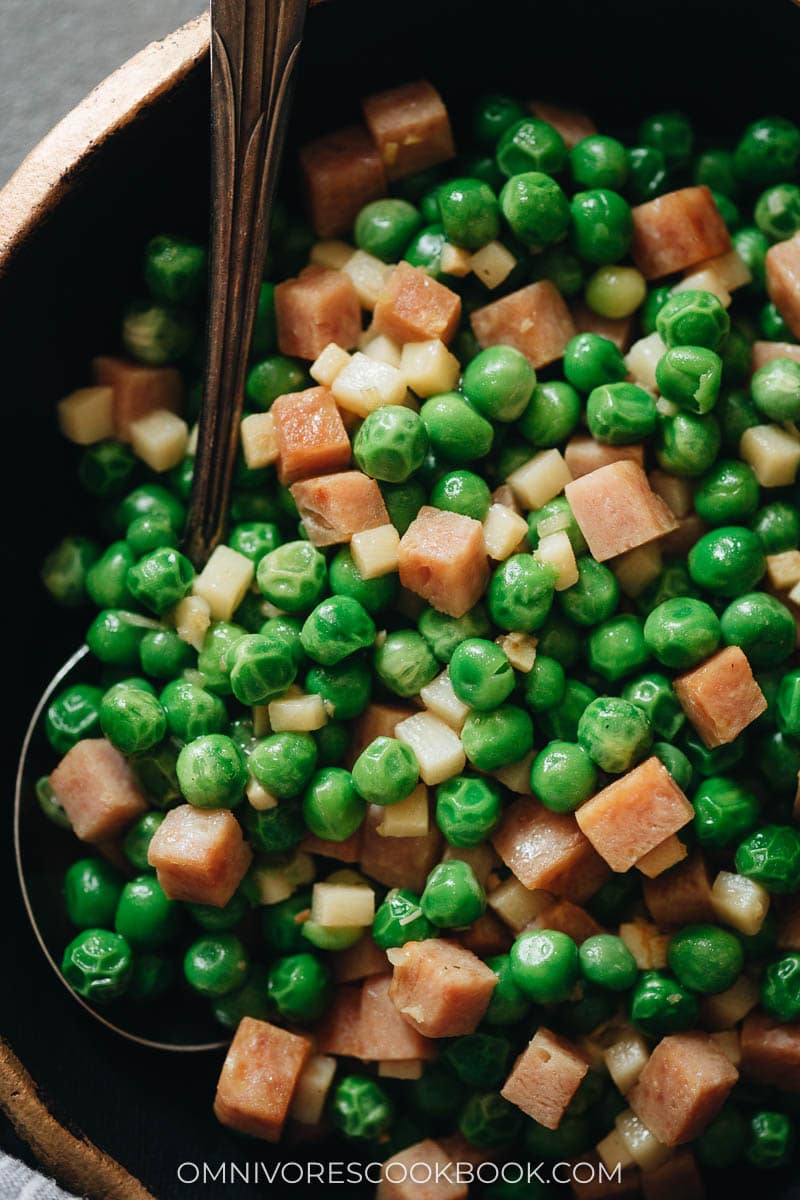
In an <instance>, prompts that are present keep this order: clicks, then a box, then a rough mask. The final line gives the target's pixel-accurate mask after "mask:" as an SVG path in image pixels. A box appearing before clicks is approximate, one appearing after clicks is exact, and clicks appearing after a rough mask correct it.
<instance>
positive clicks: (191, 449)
mask: <svg viewBox="0 0 800 1200" xmlns="http://www.w3.org/2000/svg"><path fill="white" fill-rule="evenodd" d="M199 436H200V425H199V424H198V423H197V422H195V424H194V425H193V426H192V428H191V429H190V430H189V440H188V442H187V443H186V453H187V455H188V456H189V458H194V456H195V455H196V454H197V439H198V438H199Z"/></svg>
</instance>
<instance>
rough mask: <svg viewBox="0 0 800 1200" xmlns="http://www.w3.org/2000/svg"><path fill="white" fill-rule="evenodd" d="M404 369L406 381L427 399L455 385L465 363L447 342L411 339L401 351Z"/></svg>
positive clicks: (402, 367) (402, 370) (402, 369)
mask: <svg viewBox="0 0 800 1200" xmlns="http://www.w3.org/2000/svg"><path fill="white" fill-rule="evenodd" d="M400 371H401V373H402V374H403V375H404V376H405V380H406V383H407V384H408V386H409V387H410V388H412V389H413V390H414V391H415V392H416V393H417V395H418V396H421V397H422V399H423V400H425V399H427V398H428V396H436V395H439V393H440V392H449V391H450V390H451V389H452V388H454V387H455V385H456V382H457V381H458V376H459V374H460V372H461V364H460V363H459V361H458V359H457V358H456V356H455V354H451V353H450V351H449V350H448V349H447V346H445V344H444V342H441V341H439V339H438V338H434V339H433V340H432V341H429V342H407V343H406V345H405V346H403V349H402V351H401V354H400Z"/></svg>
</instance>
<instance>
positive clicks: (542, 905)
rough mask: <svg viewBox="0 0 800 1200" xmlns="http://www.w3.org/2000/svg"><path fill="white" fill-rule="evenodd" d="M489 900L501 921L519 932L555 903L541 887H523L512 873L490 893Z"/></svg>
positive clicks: (549, 894)
mask: <svg viewBox="0 0 800 1200" xmlns="http://www.w3.org/2000/svg"><path fill="white" fill-rule="evenodd" d="M487 902H488V905H489V907H490V908H491V909H492V910H493V911H494V912H496V913H497V915H498V917H499V918H500V920H501V921H505V923H506V925H508V926H509V927H510V928H511V929H513V930H514V932H515V933H519V932H520V931H521V930H522V929H524V928H525V926H526V925H527V924H528V923H529V922H530V921H534V920H535V919H536V917H538V915H539V913H541V912H544V910H545V909H546V908H548V907H549V906H550V905H551V904H552V903H553V897H552V895H551V893H550V892H545V891H542V890H541V889H539V888H534V889H529V888H526V887H523V885H522V884H521V883H520V881H519V880H518V879H516V878H515V877H514V876H513V875H512V876H510V877H509V878H508V879H506V880H505V881H504V882H503V883H501V884H500V886H499V887H496V888H495V889H494V891H492V892H490V893H489V895H488V897H487Z"/></svg>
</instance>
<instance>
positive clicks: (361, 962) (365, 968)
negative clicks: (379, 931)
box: [332, 929, 392, 983]
mask: <svg viewBox="0 0 800 1200" xmlns="http://www.w3.org/2000/svg"><path fill="white" fill-rule="evenodd" d="M332 966H333V973H334V976H335V978H336V982H337V983H353V982H354V981H355V980H357V979H368V978H369V976H370V975H385V974H386V973H387V971H391V969H392V968H391V964H390V962H389V960H388V958H387V957H386V951H385V950H381V948H380V946H377V945H376V944H375V940H374V939H373V937H372V931H371V930H369V929H368V930H367V932H366V933H365V934H364V936H363V937H362V938H361V939H360V940H359V941H357V942H356V944H355V946H350V947H348V949H347V950H340V951H339V952H338V953H337V954H335V955H334V956H333V963H332Z"/></svg>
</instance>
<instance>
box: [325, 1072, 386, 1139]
mask: <svg viewBox="0 0 800 1200" xmlns="http://www.w3.org/2000/svg"><path fill="white" fill-rule="evenodd" d="M330 1114H331V1121H332V1122H333V1124H334V1125H335V1126H336V1128H337V1129H340V1130H341V1131H342V1133H343V1134H344V1135H345V1137H349V1138H365V1139H369V1140H370V1141H372V1140H374V1139H376V1138H379V1137H381V1136H382V1134H384V1133H386V1131H387V1130H388V1129H389V1127H390V1125H391V1124H392V1121H393V1119H394V1109H393V1107H392V1102H391V1100H390V1099H389V1097H388V1096H387V1094H386V1092H385V1091H384V1090H383V1088H382V1087H381V1086H380V1084H379V1083H377V1082H376V1081H375V1080H374V1079H370V1078H368V1077H367V1076H366V1075H345V1076H344V1078H343V1079H340V1080H339V1082H338V1083H337V1085H336V1088H335V1089H334V1092H333V1098H332V1100H331V1105H330Z"/></svg>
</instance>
